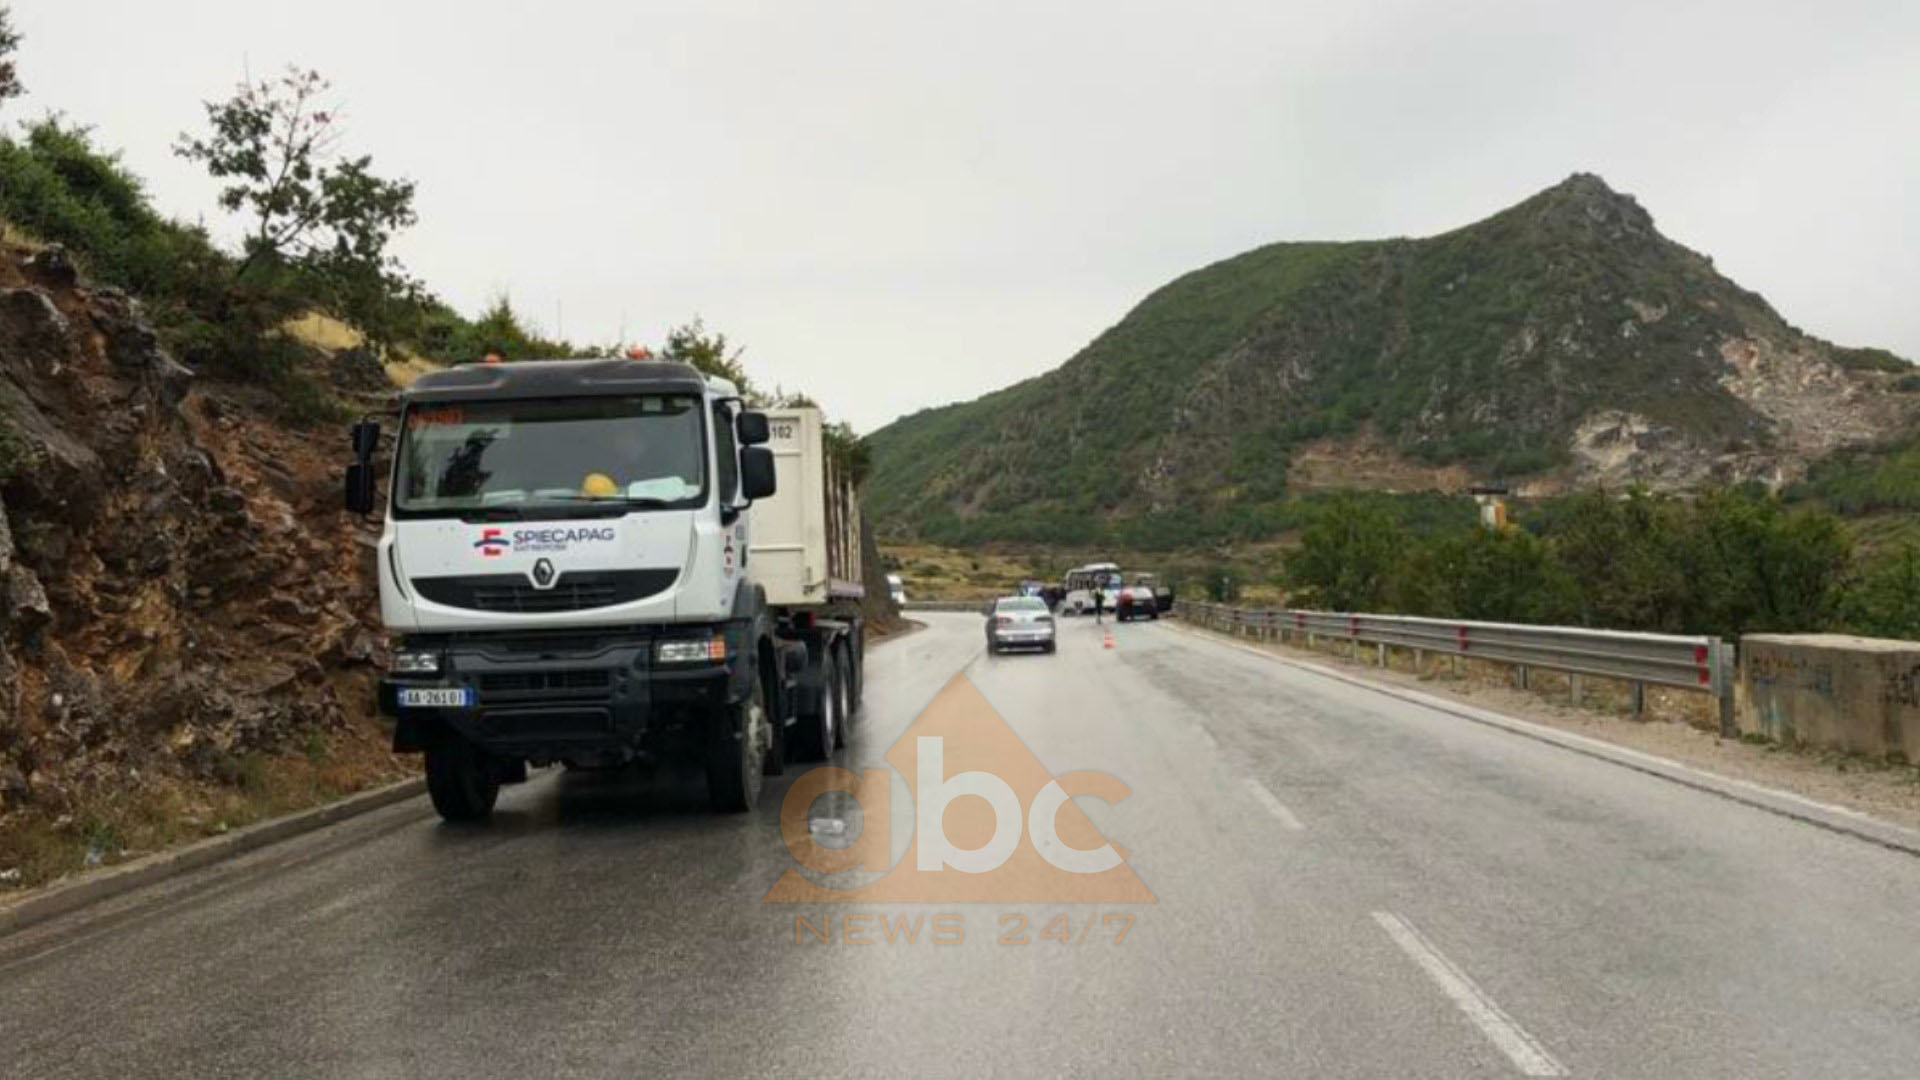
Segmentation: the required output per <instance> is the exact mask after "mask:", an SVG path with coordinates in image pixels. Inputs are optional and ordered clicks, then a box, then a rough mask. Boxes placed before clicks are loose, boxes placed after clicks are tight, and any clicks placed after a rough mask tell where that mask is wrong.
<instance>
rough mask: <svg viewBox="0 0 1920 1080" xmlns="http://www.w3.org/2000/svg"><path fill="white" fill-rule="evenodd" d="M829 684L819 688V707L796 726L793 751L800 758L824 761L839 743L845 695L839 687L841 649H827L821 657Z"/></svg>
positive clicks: (844, 715) (823, 672) (803, 717)
mask: <svg viewBox="0 0 1920 1080" xmlns="http://www.w3.org/2000/svg"><path fill="white" fill-rule="evenodd" d="M820 661H821V667H822V668H823V671H822V674H823V675H824V677H825V678H826V681H827V684H826V685H825V686H823V687H821V688H820V711H819V712H817V713H815V714H813V715H812V716H802V717H801V718H800V722H799V723H798V724H795V725H794V727H793V753H794V758H795V759H796V760H799V761H825V760H827V759H828V758H830V757H832V756H833V748H834V747H836V746H839V745H840V728H841V727H842V725H843V724H844V722H845V717H846V711H845V705H846V696H845V694H844V693H843V692H842V691H841V688H840V653H839V651H838V650H828V651H827V652H826V653H825V654H824V655H822V656H821V658H820Z"/></svg>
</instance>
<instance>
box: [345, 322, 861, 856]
mask: <svg viewBox="0 0 1920 1080" xmlns="http://www.w3.org/2000/svg"><path fill="white" fill-rule="evenodd" d="M380 442H381V438H380V425H379V424H378V422H376V421H374V420H371V419H367V420H363V421H361V422H360V423H358V424H356V425H355V426H354V428H353V435H352V444H353V451H354V460H353V463H352V464H351V465H349V466H348V468H347V473H346V478H345V479H346V484H345V487H346V500H345V501H346V505H347V509H348V510H349V511H352V512H355V513H359V514H363V515H364V514H368V513H371V512H372V511H373V510H374V509H375V507H376V497H377V471H376V466H375V460H374V459H375V455H376V453H377V451H378V448H379V446H380ZM393 445H394V452H393V463H392V467H391V469H390V470H389V484H388V494H387V497H386V499H385V501H384V504H385V512H386V518H385V524H384V528H383V529H382V532H381V536H380V541H379V545H378V563H379V576H380V615H381V619H382V621H383V622H384V623H385V624H386V628H387V631H388V633H389V635H391V637H392V638H393V641H392V654H391V655H392V659H391V662H390V665H389V669H388V671H387V673H386V675H385V677H383V678H382V679H381V682H380V689H379V698H380V700H379V705H380V709H381V711H382V712H384V713H386V714H388V715H390V716H393V717H394V718H395V726H394V738H393V746H394V750H395V751H396V752H402V753H406V752H415V753H423V754H424V755H425V766H426V775H427V787H428V791H429V793H430V794H431V796H432V798H433V804H434V807H435V809H437V810H438V811H439V812H440V815H441V816H442V817H444V818H447V819H448V820H456V821H472V820H484V819H485V818H487V817H488V816H490V815H491V813H492V811H493V806H494V801H495V799H496V798H497V797H498V794H499V789H500V785H501V784H503V783H512V782H515V781H519V780H524V779H525V778H526V775H527V768H528V766H529V765H533V766H544V765H549V764H553V763H563V764H566V765H567V766H569V767H572V768H607V767H617V766H621V765H625V764H627V763H630V762H634V761H637V760H646V759H686V758H689V757H691V758H693V759H695V760H697V761H698V762H699V763H701V764H702V765H703V766H704V769H705V772H706V780H707V789H708V792H709V795H710V798H711V801H712V803H713V806H714V808H715V809H717V810H724V811H743V810H750V809H752V808H753V805H754V803H755V801H756V800H757V798H758V796H759V793H760V788H761V777H762V776H763V775H775V774H778V773H779V771H780V770H781V768H782V765H783V763H784V762H785V761H786V760H787V758H789V757H792V758H794V759H796V760H821V759H824V758H826V757H828V756H830V755H831V754H832V753H833V751H834V749H835V748H836V747H837V746H839V745H841V742H842V739H843V736H844V731H845V726H846V724H847V723H848V720H849V718H850V717H851V716H852V714H853V713H854V712H855V711H856V710H857V709H858V707H859V702H860V683H861V665H862V646H863V630H864V628H863V624H862V620H861V617H860V612H859V601H860V596H861V584H860V583H861V581H862V575H861V566H860V551H861V548H860V514H859V507H858V505H857V503H856V501H855V495H854V491H853V488H852V485H851V484H850V483H849V482H848V481H847V480H846V479H845V477H844V476H843V475H842V474H841V473H840V471H839V470H838V469H836V467H835V464H834V462H833V461H832V460H830V459H829V457H828V455H827V454H826V452H825V448H824V446H823V440H822V431H821V417H820V413H819V411H818V410H816V409H804V408H796V409H773V410H767V411H755V410H752V409H749V408H748V407H747V405H746V403H745V402H744V401H743V400H742V399H741V398H740V396H739V394H738V392H737V389H736V388H735V387H734V386H733V385H732V384H731V383H728V382H726V381H725V380H721V379H714V378H708V377H706V376H704V375H702V374H701V373H700V372H698V371H696V370H695V369H694V368H692V367H689V366H687V365H684V364H678V363H671V362H666V361H660V360H631V359H621V360H578V361H532V362H521V363H511V364H483V365H466V366H461V367H457V368H452V369H448V370H446V371H439V372H433V373H431V374H426V375H422V376H421V377H420V378H419V379H418V380H417V381H416V382H415V383H414V384H413V385H412V386H411V387H410V388H409V389H407V390H406V391H405V392H403V393H402V395H401V400H400V412H399V432H398V434H397V436H396V438H395V440H394V444H393Z"/></svg>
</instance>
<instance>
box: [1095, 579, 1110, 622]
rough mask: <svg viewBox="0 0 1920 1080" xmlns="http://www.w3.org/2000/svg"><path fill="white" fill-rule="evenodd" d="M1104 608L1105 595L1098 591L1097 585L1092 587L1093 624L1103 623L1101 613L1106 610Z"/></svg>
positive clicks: (1105, 603) (1105, 604)
mask: <svg viewBox="0 0 1920 1080" xmlns="http://www.w3.org/2000/svg"><path fill="white" fill-rule="evenodd" d="M1106 606H1107V594H1106V593H1104V592H1101V591H1100V586H1099V585H1095V586H1094V587H1093V621H1094V622H1104V621H1105V620H1104V619H1103V618H1102V617H1101V613H1102V612H1103V611H1105V610H1106Z"/></svg>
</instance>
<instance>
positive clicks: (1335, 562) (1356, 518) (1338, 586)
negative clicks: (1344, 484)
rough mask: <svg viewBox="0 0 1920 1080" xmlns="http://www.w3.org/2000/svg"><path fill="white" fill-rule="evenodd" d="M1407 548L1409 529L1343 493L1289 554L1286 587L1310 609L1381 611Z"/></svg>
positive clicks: (1304, 533) (1317, 519)
mask: <svg viewBox="0 0 1920 1080" xmlns="http://www.w3.org/2000/svg"><path fill="white" fill-rule="evenodd" d="M1406 545H1407V535H1406V530H1404V529H1402V528H1401V527H1400V524H1399V523H1398V522H1396V521H1395V520H1393V518H1392V517H1391V516H1390V515H1388V514H1386V513H1385V512H1383V511H1382V510H1380V509H1379V508H1378V507H1374V506H1369V505H1367V504H1366V503H1363V502H1361V501H1359V500H1357V499H1354V498H1352V497H1350V496H1345V495H1343V496H1340V497H1339V498H1336V499H1334V500H1333V501H1331V502H1329V503H1328V504H1327V505H1326V506H1325V507H1324V508H1323V509H1322V510H1321V511H1320V513H1319V514H1317V515H1316V516H1315V517H1314V519H1313V521H1312V522H1311V523H1309V524H1308V525H1307V527H1306V529H1305V530H1303V531H1302V532H1301V534H1300V547H1299V549H1298V550H1296V551H1293V552H1292V553H1290V554H1288V556H1287V560H1286V578H1287V584H1288V585H1289V586H1290V587H1291V588H1293V589H1294V590H1295V591H1297V592H1299V593H1300V594H1301V600H1302V602H1303V603H1304V604H1306V605H1307V606H1309V607H1318V608H1324V609H1326V610H1329V611H1377V610H1379V609H1380V608H1381V607H1383V606H1385V604H1386V602H1387V600H1388V598H1389V593H1390V590H1391V588H1392V584H1393V574H1394V569H1395V566H1396V564H1397V563H1398V562H1399V560H1400V557H1401V552H1402V551H1403V550H1405V548H1406Z"/></svg>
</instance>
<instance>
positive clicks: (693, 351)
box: [660, 315, 754, 398]
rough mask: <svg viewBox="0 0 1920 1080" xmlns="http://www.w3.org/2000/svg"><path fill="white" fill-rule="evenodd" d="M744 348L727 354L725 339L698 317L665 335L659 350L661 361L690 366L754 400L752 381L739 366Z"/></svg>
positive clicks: (724, 336)
mask: <svg viewBox="0 0 1920 1080" xmlns="http://www.w3.org/2000/svg"><path fill="white" fill-rule="evenodd" d="M745 352H746V350H745V349H744V348H735V349H734V350H733V351H732V352H728V351H727V335H725V334H722V333H720V332H718V331H709V330H708V329H707V324H706V322H705V321H704V320H702V319H701V318H700V316H698V315H695V316H694V317H693V321H692V322H689V323H687V324H686V325H684V326H676V327H674V328H673V329H671V330H669V331H667V344H666V346H665V347H664V348H662V349H661V350H660V358H661V359H662V360H674V361H678V362H679V363H682V364H692V365H693V366H694V367H695V368H697V369H698V370H700V371H701V372H703V373H704V374H707V375H717V376H719V377H720V378H722V379H725V380H727V381H728V382H730V383H732V384H733V385H735V386H737V387H739V388H740V396H741V397H745V398H751V397H753V396H754V391H753V383H752V380H750V379H748V378H747V369H746V367H745V366H744V365H742V364H741V363H740V357H741V356H742V355H743V354H744V353H745Z"/></svg>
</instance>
